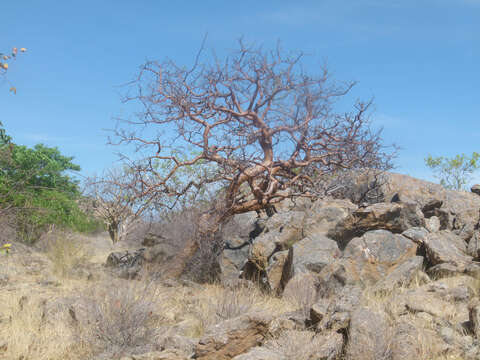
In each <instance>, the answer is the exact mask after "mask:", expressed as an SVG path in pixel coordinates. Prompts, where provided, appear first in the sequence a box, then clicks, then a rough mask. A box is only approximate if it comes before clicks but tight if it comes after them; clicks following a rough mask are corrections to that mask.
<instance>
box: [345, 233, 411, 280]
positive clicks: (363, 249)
mask: <svg viewBox="0 0 480 360" xmlns="http://www.w3.org/2000/svg"><path fill="white" fill-rule="evenodd" d="M416 251H417V244H415V243H414V242H413V241H411V240H410V239H408V238H406V237H405V236H403V235H400V234H392V233H391V232H389V231H386V230H373V231H369V232H367V233H365V234H364V235H363V236H362V237H357V238H354V239H352V240H351V241H350V242H349V243H348V245H347V247H346V248H345V251H344V254H343V260H348V262H345V264H346V267H347V271H348V272H349V273H350V274H352V275H351V276H354V275H355V274H356V277H357V278H358V280H359V281H361V282H367V283H368V282H369V283H375V282H377V281H378V280H380V279H383V278H384V277H385V276H386V275H387V274H388V273H390V272H391V270H392V269H393V268H394V267H396V266H398V265H399V264H401V263H403V262H404V261H407V260H408V259H410V258H412V257H414V256H416Z"/></svg>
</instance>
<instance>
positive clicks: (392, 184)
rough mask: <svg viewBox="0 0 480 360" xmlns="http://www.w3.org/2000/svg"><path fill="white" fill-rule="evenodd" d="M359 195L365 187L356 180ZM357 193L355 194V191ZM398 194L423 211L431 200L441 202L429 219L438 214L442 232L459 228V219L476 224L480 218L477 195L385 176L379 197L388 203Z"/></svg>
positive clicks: (397, 176) (402, 177)
mask: <svg viewBox="0 0 480 360" xmlns="http://www.w3.org/2000/svg"><path fill="white" fill-rule="evenodd" d="M356 186H357V188H358V190H356V191H357V192H358V191H360V189H361V188H362V187H364V184H363V183H362V181H357V185H356ZM353 192H355V191H353ZM394 195H396V197H397V198H398V200H400V201H402V202H414V203H416V204H418V205H419V207H420V208H421V209H424V207H425V206H426V205H428V204H432V200H435V201H438V202H437V205H438V203H439V202H440V201H441V202H442V205H441V207H440V208H433V210H431V213H429V214H426V216H427V217H430V216H432V215H435V216H437V217H439V219H440V222H441V228H442V229H453V230H455V229H458V226H461V225H458V224H457V220H458V219H463V221H464V222H466V223H470V224H472V225H474V226H475V225H476V224H477V223H478V222H479V219H480V213H479V211H478V209H479V208H480V197H479V196H478V194H475V193H468V192H464V191H455V190H447V189H445V188H444V187H443V186H441V185H439V184H434V183H432V182H428V181H424V180H420V179H415V178H413V177H411V176H408V175H402V174H394V173H385V174H383V176H382V182H381V186H380V188H379V189H378V197H379V198H384V199H385V200H384V201H389V199H392V198H393V197H394Z"/></svg>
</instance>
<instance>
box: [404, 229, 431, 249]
mask: <svg viewBox="0 0 480 360" xmlns="http://www.w3.org/2000/svg"><path fill="white" fill-rule="evenodd" d="M402 235H403V236H405V237H406V238H409V239H410V240H412V241H413V242H414V243H416V244H417V245H422V244H423V239H425V237H426V236H427V235H428V230H427V229H425V228H423V227H413V228H410V229H408V230H405V231H404V232H403V233H402Z"/></svg>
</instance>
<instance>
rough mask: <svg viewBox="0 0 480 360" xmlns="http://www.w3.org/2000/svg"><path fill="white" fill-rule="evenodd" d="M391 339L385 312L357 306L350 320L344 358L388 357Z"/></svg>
mask: <svg viewBox="0 0 480 360" xmlns="http://www.w3.org/2000/svg"><path fill="white" fill-rule="evenodd" d="M392 341H393V334H392V330H391V329H390V327H389V325H388V322H387V317H386V315H385V313H383V312H380V311H373V310H371V309H369V308H365V307H360V308H357V309H356V310H355V311H354V312H353V313H352V317H351V320H350V327H349V329H348V344H347V347H346V354H345V355H346V356H345V359H347V360H353V359H388V358H390V356H391V344H392Z"/></svg>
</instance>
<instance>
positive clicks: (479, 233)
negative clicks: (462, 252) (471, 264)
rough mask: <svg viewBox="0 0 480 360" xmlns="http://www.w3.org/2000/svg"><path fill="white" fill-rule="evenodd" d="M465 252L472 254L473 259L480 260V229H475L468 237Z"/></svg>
mask: <svg viewBox="0 0 480 360" xmlns="http://www.w3.org/2000/svg"><path fill="white" fill-rule="evenodd" d="M467 253H468V255H470V256H472V257H473V259H474V260H480V230H476V231H475V232H474V233H473V235H472V237H471V238H470V241H469V242H468V248H467Z"/></svg>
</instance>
